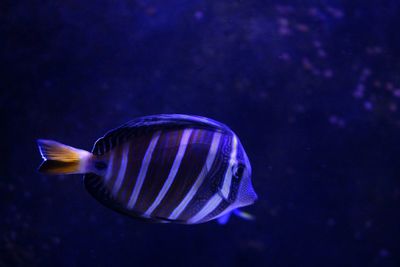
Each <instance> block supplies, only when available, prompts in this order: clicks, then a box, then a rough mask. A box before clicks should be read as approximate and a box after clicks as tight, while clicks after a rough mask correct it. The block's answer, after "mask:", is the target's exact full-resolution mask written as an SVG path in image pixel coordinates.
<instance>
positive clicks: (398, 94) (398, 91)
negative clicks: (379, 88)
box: [393, 89, 400, 97]
mask: <svg viewBox="0 0 400 267" xmlns="http://www.w3.org/2000/svg"><path fill="white" fill-rule="evenodd" d="M393 95H394V96H395V97H400V89H395V90H394V91H393Z"/></svg>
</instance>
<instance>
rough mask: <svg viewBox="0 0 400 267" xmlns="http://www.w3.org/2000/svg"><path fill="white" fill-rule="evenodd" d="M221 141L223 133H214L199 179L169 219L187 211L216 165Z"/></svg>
mask: <svg viewBox="0 0 400 267" xmlns="http://www.w3.org/2000/svg"><path fill="white" fill-rule="evenodd" d="M220 139H221V133H214V135H213V139H212V141H211V147H210V149H209V151H208V155H207V159H206V162H205V163H204V166H203V168H202V170H201V172H200V174H199V176H198V177H197V179H196V181H195V182H194V184H193V186H192V188H190V190H189V192H188V193H187V194H186V196H185V197H184V198H183V200H182V201H181V203H179V205H178V206H177V207H176V208H175V209H174V211H173V212H172V213H171V215H170V216H169V217H168V219H171V220H175V219H176V218H178V217H179V216H180V215H181V213H182V212H183V211H184V210H185V208H186V206H187V205H188V204H189V202H190V201H191V200H192V198H193V197H194V195H196V193H197V190H198V189H199V188H200V186H201V185H202V184H203V181H204V179H205V178H206V175H207V173H208V171H209V170H210V169H211V166H212V165H213V163H214V160H215V156H216V155H217V150H218V146H219V142H220Z"/></svg>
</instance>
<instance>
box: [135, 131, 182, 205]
mask: <svg viewBox="0 0 400 267" xmlns="http://www.w3.org/2000/svg"><path fill="white" fill-rule="evenodd" d="M182 133H183V130H165V131H163V132H162V133H161V135H160V139H159V140H158V143H157V146H156V148H155V149H154V152H153V156H152V159H151V162H150V165H149V168H148V170H147V175H146V177H145V180H144V183H143V186H142V189H141V191H140V194H139V197H138V200H137V202H136V204H135V206H134V210H137V211H139V212H145V211H146V210H147V209H148V208H149V207H150V205H151V204H152V203H153V201H154V200H155V198H156V197H157V195H158V193H159V192H160V190H161V188H162V186H163V184H164V182H165V180H166V179H167V177H168V174H169V172H170V170H171V167H172V164H173V162H174V160H175V156H176V153H177V152H178V149H179V143H180V140H181V138H182Z"/></svg>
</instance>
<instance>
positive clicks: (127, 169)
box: [38, 114, 257, 224]
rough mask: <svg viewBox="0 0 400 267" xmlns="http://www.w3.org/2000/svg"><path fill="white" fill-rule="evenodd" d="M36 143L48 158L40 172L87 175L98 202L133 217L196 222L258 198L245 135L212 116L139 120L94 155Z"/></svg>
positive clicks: (111, 137)
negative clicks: (245, 144)
mask: <svg viewBox="0 0 400 267" xmlns="http://www.w3.org/2000/svg"><path fill="white" fill-rule="evenodd" d="M38 144H39V149H40V151H41V154H42V157H43V158H44V159H45V161H44V163H43V164H42V165H41V167H40V168H39V171H41V172H43V173H49V174H57V173H84V174H85V176H84V184H85V187H86V189H87V191H88V192H89V193H90V194H91V195H92V196H93V197H94V198H95V199H97V200H98V201H99V202H101V203H102V204H104V205H105V206H107V207H109V208H111V209H113V210H116V211H118V212H120V213H123V214H126V215H129V216H132V217H135V218H141V219H144V220H148V221H155V222H175V223H182V224H198V223H203V222H207V221H210V220H213V219H216V218H222V217H224V216H225V217H227V215H228V214H229V213H230V212H232V211H234V210H236V209H237V208H239V207H243V206H247V205H250V204H252V203H253V202H254V201H255V200H256V199H257V195H256V193H255V192H254V189H253V186H252V183H251V165H250V162H249V159H248V157H247V155H246V152H245V150H244V148H243V146H242V144H241V142H240V140H239V138H238V137H237V136H236V134H235V133H234V132H233V131H232V130H231V129H229V128H228V127H227V126H226V125H224V124H222V123H220V122H217V121H214V120H211V119H208V118H204V117H199V116H189V115H180V114H163V115H154V116H147V117H142V118H138V119H136V120H133V121H131V122H129V123H127V124H124V125H122V126H121V127H119V128H117V129H115V130H112V131H110V132H108V133H107V134H105V135H104V136H103V137H101V138H100V139H98V140H97V141H96V143H95V145H94V148H93V150H92V152H91V153H90V152H87V151H84V150H80V149H76V148H72V147H69V146H66V145H63V144H60V143H57V142H55V141H49V140H38ZM57 149H58V152H57ZM227 218H229V216H228V217H227Z"/></svg>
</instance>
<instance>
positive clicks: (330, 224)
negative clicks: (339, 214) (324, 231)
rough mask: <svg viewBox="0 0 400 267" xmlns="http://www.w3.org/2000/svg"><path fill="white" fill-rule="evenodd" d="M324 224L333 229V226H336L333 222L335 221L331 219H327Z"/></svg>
mask: <svg viewBox="0 0 400 267" xmlns="http://www.w3.org/2000/svg"><path fill="white" fill-rule="evenodd" d="M326 224H327V225H328V226H329V227H333V226H335V225H336V221H335V219H333V218H329V219H328V220H327V222H326Z"/></svg>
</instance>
